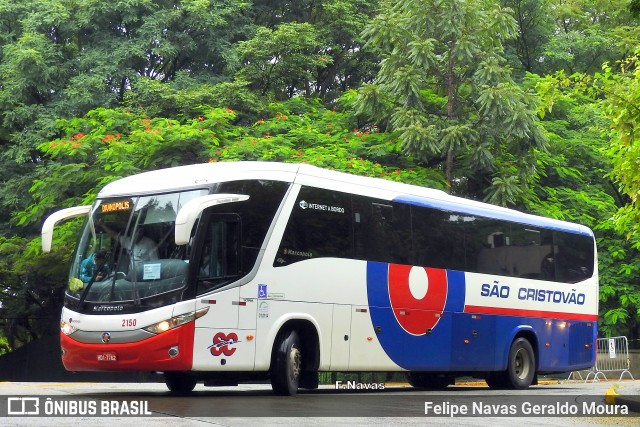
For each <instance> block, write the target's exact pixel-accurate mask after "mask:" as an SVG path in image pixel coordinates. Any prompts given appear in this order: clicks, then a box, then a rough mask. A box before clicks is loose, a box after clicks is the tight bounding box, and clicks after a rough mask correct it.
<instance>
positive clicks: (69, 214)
mask: <svg viewBox="0 0 640 427" xmlns="http://www.w3.org/2000/svg"><path fill="white" fill-rule="evenodd" d="M89 212H91V206H89V205H87V206H74V207H72V208H66V209H61V210H59V211H56V212H54V213H52V214H51V215H49V217H48V218H47V219H46V220H45V221H44V224H43V225H42V252H51V242H52V241H53V229H54V227H55V226H56V224H58V223H59V222H61V221H66V220H68V219H71V218H75V217H78V216H83V215H87V214H88V213H89Z"/></svg>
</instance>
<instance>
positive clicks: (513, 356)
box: [486, 337, 536, 390]
mask: <svg viewBox="0 0 640 427" xmlns="http://www.w3.org/2000/svg"><path fill="white" fill-rule="evenodd" d="M535 375H536V355H535V353H534V351H533V347H532V346H531V343H529V341H528V340H527V339H526V338H522V337H520V338H516V339H515V340H514V341H513V343H511V348H510V349H509V360H508V361H507V370H506V371H504V372H493V373H491V374H489V375H488V376H487V378H486V381H487V384H488V385H489V387H491V388H496V389H513V390H524V389H526V388H529V386H530V385H531V384H532V383H533V379H534V378H535Z"/></svg>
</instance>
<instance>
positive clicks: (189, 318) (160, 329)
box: [142, 307, 209, 334]
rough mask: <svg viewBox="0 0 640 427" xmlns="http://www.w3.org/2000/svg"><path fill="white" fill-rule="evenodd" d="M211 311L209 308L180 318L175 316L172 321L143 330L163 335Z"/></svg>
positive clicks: (159, 323) (164, 321) (165, 321)
mask: <svg viewBox="0 0 640 427" xmlns="http://www.w3.org/2000/svg"><path fill="white" fill-rule="evenodd" d="M208 311H209V307H205V308H203V309H201V310H198V311H195V312H191V313H185V314H181V315H179V316H173V317H172V318H171V319H167V320H163V321H161V322H158V323H154V324H153V325H149V326H147V327H146V328H142V329H144V330H145V331H147V332H151V333H152V334H161V333H162V332H166V331H168V330H170V329H173V328H177V327H178V326H181V325H184V324H185V323H189V322H192V321H194V320H196V319H199V318H200V317H202V316H204V315H205V314H207V312H208Z"/></svg>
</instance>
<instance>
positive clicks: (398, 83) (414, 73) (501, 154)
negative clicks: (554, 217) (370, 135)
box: [358, 0, 545, 205]
mask: <svg viewBox="0 0 640 427" xmlns="http://www.w3.org/2000/svg"><path fill="white" fill-rule="evenodd" d="M383 5H384V6H385V8H384V11H383V12H382V13H381V14H379V15H377V16H376V17H375V19H374V20H373V22H372V23H371V25H370V26H368V27H367V29H366V30H365V36H366V37H367V40H368V42H367V47H369V48H371V49H373V50H374V51H375V52H377V53H378V54H379V55H380V56H381V58H382V64H381V68H380V72H379V73H378V76H377V80H376V82H375V84H372V85H368V86H365V87H364V88H363V89H362V90H361V92H360V100H359V103H358V111H359V112H360V113H361V114H363V115H366V116H368V117H372V118H374V119H375V120H376V123H378V124H380V123H381V125H382V127H383V128H386V127H387V126H388V127H390V128H391V129H395V130H397V131H399V132H400V139H401V141H402V143H403V147H404V149H405V150H406V152H407V153H409V154H412V155H415V156H416V157H418V158H419V159H421V160H423V161H424V162H425V163H426V164H428V165H440V167H442V168H443V170H444V173H445V176H446V179H447V182H448V186H449V188H450V189H451V190H454V191H457V192H461V193H466V194H467V195H470V196H471V197H483V196H485V198H486V200H488V201H491V202H494V203H498V204H503V205H505V204H511V203H514V202H516V201H518V200H519V198H520V197H521V196H522V195H523V194H524V191H525V189H526V185H527V183H528V182H529V176H530V175H531V173H532V169H533V168H534V165H535V160H534V158H533V156H532V155H533V148H534V147H539V148H542V147H544V143H545V138H544V134H543V132H541V129H540V126H539V124H538V121H537V118H536V114H535V105H534V98H533V97H532V96H531V95H530V94H528V93H526V92H525V91H524V90H523V89H522V88H521V87H519V86H518V85H517V84H516V83H515V81H514V80H513V79H512V77H511V71H510V69H509V68H508V67H507V66H506V64H505V60H504V58H503V54H504V48H503V43H502V41H503V40H506V39H508V38H511V37H513V35H514V34H515V30H516V23H515V21H514V20H513V17H512V16H511V15H510V10H508V9H505V8H502V7H500V6H499V5H498V4H497V3H496V2H495V1H491V0H483V1H466V0H455V1H448V2H441V1H427V2H424V1H415V0H398V1H387V2H385V3H383Z"/></svg>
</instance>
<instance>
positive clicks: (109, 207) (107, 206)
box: [100, 200, 131, 213]
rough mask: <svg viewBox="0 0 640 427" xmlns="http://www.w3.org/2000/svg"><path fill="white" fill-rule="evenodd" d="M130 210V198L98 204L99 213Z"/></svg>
mask: <svg viewBox="0 0 640 427" xmlns="http://www.w3.org/2000/svg"><path fill="white" fill-rule="evenodd" d="M128 210H131V200H120V201H115V202H109V203H103V204H101V205H100V213H109V212H118V211H128Z"/></svg>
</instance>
